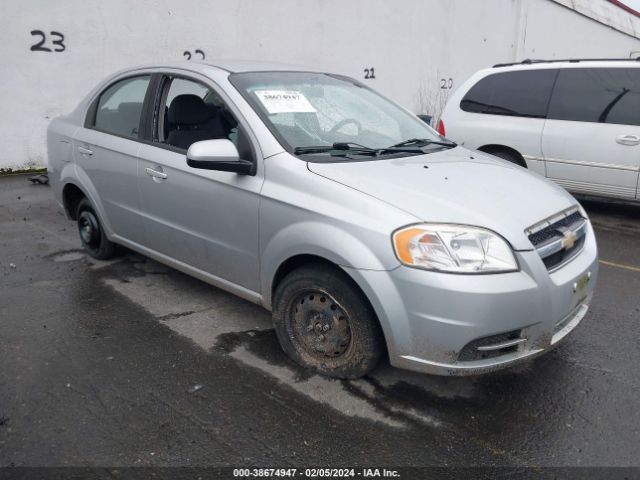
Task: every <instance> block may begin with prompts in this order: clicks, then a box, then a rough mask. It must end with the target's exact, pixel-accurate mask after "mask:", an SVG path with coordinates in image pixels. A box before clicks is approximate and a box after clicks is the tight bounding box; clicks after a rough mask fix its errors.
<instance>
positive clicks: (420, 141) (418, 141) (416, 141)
mask: <svg viewBox="0 0 640 480" xmlns="http://www.w3.org/2000/svg"><path fill="white" fill-rule="evenodd" d="M428 145H440V146H443V147H449V148H453V147H457V146H458V144H457V143H455V142H451V141H449V140H447V141H444V142H442V141H439V140H430V139H428V138H410V139H409V140H405V141H404V142H400V143H396V144H395V145H391V146H390V147H387V148H383V149H382V151H387V150H402V149H404V148H409V147H414V148H416V149H422V147H426V146H428Z"/></svg>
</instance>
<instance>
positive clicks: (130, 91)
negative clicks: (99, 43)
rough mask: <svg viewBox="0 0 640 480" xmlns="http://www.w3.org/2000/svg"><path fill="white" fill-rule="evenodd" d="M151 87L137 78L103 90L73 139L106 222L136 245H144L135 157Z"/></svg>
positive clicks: (147, 78)
mask: <svg viewBox="0 0 640 480" xmlns="http://www.w3.org/2000/svg"><path fill="white" fill-rule="evenodd" d="M150 81H151V75H148V74H146V75H136V76H130V77H126V78H122V79H119V80H117V81H116V82H115V83H113V84H111V85H110V86H108V87H107V88H105V90H104V91H103V92H102V93H101V94H100V95H99V96H98V97H97V98H96V100H95V101H94V103H93V105H92V106H91V108H90V109H89V113H88V114H87V117H88V118H87V119H86V122H85V126H84V128H79V129H78V130H77V131H76V134H75V135H74V137H73V149H74V158H75V161H76V165H77V167H78V168H79V169H81V170H82V172H83V173H84V174H86V175H87V176H88V178H89V180H90V182H91V183H92V184H93V186H94V187H95V189H96V190H97V192H98V196H99V199H100V203H101V205H102V208H103V209H104V212H102V213H103V215H104V216H105V217H106V218H103V219H102V220H103V221H104V222H105V223H106V224H107V225H108V226H110V228H111V230H112V231H113V232H114V233H115V234H116V235H119V236H121V237H124V238H126V239H128V240H131V241H133V242H136V243H142V242H143V240H144V233H143V231H142V228H141V225H140V217H139V212H140V198H139V195H138V185H137V175H138V158H137V155H138V151H139V150H140V146H141V145H142V143H140V141H139V140H140V138H141V133H140V132H141V131H142V124H143V121H142V112H143V107H144V103H145V100H146V99H147V91H148V90H149V84H150ZM82 172H79V174H80V175H82Z"/></svg>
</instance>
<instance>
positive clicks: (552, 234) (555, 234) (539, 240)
mask: <svg viewBox="0 0 640 480" xmlns="http://www.w3.org/2000/svg"><path fill="white" fill-rule="evenodd" d="M581 220H583V217H582V215H580V212H573V213H572V214H571V215H569V216H568V217H564V218H563V219H561V220H558V221H557V222H554V223H552V224H551V225H549V226H548V227H545V228H543V229H542V230H538V231H537V232H535V233H532V234H531V235H529V240H530V241H531V243H533V246H534V247H537V246H539V245H542V244H543V243H546V242H547V241H549V240H552V239H555V238H562V233H560V232H559V231H558V229H559V228H563V227H564V228H566V227H570V226H571V225H573V224H574V223H576V222H579V221H581Z"/></svg>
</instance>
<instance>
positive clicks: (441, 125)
mask: <svg viewBox="0 0 640 480" xmlns="http://www.w3.org/2000/svg"><path fill="white" fill-rule="evenodd" d="M438 133H439V134H440V135H442V136H443V137H445V136H446V135H447V132H446V130H445V129H444V122H443V121H442V119H440V121H438Z"/></svg>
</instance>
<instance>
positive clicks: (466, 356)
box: [458, 330, 523, 362]
mask: <svg viewBox="0 0 640 480" xmlns="http://www.w3.org/2000/svg"><path fill="white" fill-rule="evenodd" d="M521 333H522V332H521V330H512V331H510V332H504V333H499V334H497V335H490V336H488V337H482V338H478V339H476V340H473V341H471V342H469V343H467V344H466V345H465V346H464V348H463V349H462V350H461V351H460V354H459V355H458V361H460V362H471V361H473V360H485V359H487V358H496V357H500V356H502V355H506V354H508V353H513V352H517V351H518V345H511V346H508V347H504V348H499V349H495V350H479V349H478V348H483V347H485V348H486V347H491V346H493V345H500V344H502V343H506V342H509V341H512V340H520V339H521V336H520V335H521ZM522 341H523V340H522Z"/></svg>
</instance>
